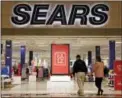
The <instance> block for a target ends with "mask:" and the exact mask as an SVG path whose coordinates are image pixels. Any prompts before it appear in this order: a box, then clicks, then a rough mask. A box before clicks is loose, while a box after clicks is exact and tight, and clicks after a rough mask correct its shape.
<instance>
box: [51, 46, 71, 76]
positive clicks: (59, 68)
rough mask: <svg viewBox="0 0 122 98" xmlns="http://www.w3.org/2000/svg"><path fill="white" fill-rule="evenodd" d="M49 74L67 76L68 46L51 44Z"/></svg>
mask: <svg viewBox="0 0 122 98" xmlns="http://www.w3.org/2000/svg"><path fill="white" fill-rule="evenodd" d="M51 49H52V51H51V54H52V55H51V58H52V64H51V74H52V75H68V74H69V45H68V44H63V45H62V44H52V47H51Z"/></svg>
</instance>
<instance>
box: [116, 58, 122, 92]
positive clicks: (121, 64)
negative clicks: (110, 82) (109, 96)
mask: <svg viewBox="0 0 122 98" xmlns="http://www.w3.org/2000/svg"><path fill="white" fill-rule="evenodd" d="M114 72H115V74H116V75H115V77H114V89H115V90H122V61H121V60H119V61H115V62H114Z"/></svg>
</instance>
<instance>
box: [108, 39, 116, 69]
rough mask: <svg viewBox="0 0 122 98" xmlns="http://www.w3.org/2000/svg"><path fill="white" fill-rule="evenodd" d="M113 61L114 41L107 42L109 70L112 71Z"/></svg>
mask: <svg viewBox="0 0 122 98" xmlns="http://www.w3.org/2000/svg"><path fill="white" fill-rule="evenodd" d="M114 60H115V41H114V40H111V41H109V69H113V66H114Z"/></svg>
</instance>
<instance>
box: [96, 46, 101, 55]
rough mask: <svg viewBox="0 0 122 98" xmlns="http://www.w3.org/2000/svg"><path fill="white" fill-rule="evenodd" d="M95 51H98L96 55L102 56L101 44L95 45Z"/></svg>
mask: <svg viewBox="0 0 122 98" xmlns="http://www.w3.org/2000/svg"><path fill="white" fill-rule="evenodd" d="M95 53H96V57H97V56H100V46H96V47H95Z"/></svg>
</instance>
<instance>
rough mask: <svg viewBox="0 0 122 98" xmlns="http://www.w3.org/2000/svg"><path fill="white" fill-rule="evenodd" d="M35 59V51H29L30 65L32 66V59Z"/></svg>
mask: <svg viewBox="0 0 122 98" xmlns="http://www.w3.org/2000/svg"><path fill="white" fill-rule="evenodd" d="M32 60H33V51H29V65H30V66H31V61H32Z"/></svg>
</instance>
